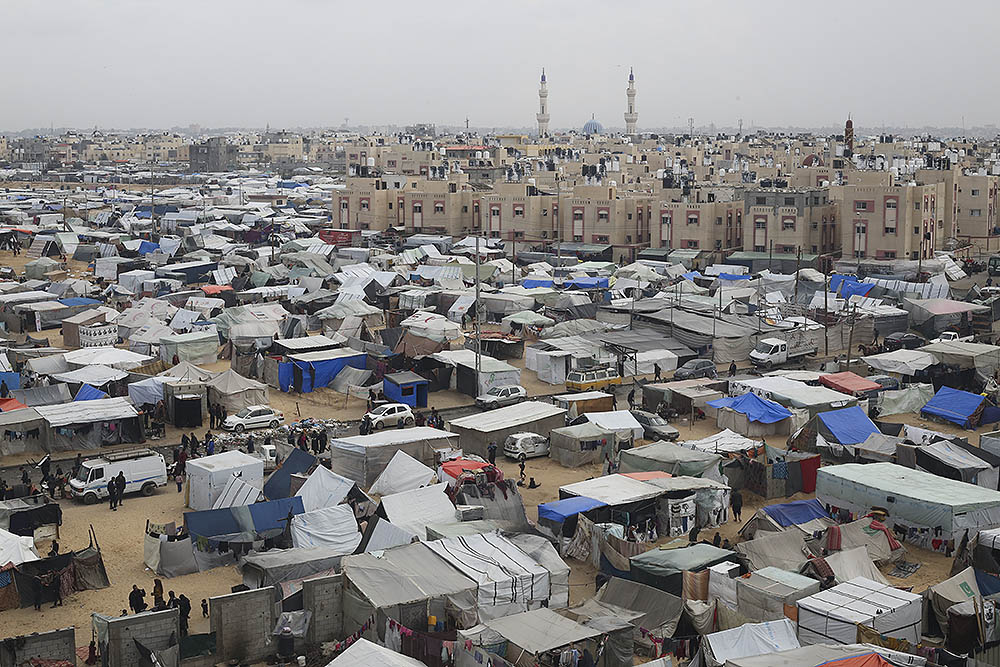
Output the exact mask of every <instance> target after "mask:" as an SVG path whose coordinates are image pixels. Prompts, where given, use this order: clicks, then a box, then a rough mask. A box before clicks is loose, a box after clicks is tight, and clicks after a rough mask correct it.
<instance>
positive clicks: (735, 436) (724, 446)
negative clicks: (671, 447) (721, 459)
mask: <svg viewBox="0 0 1000 667" xmlns="http://www.w3.org/2000/svg"><path fill="white" fill-rule="evenodd" d="M761 444H763V443H761V442H760V441H759V440H754V439H753V438H748V437H746V436H745V435H740V434H739V433H736V432H735V431H731V430H729V429H728V428H727V429H723V430H722V431H719V432H718V433H716V434H715V435H710V436H707V437H704V438H702V439H701V440H686V441H684V443H683V446H684V447H685V448H690V449H696V450H698V451H699V452H708V453H710V454H744V453H747V452H749V451H753V450H756V449H757V448H758V447H760V446H761Z"/></svg>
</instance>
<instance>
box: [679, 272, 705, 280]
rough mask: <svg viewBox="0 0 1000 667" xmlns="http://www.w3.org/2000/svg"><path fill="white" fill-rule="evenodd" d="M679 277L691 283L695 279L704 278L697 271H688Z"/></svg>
mask: <svg viewBox="0 0 1000 667" xmlns="http://www.w3.org/2000/svg"><path fill="white" fill-rule="evenodd" d="M681 277H682V278H687V279H688V280H692V281H693V280H694V279H695V278H704V277H705V276H703V275H701V274H700V273H698V272H697V271H688V272H687V273H682V274H681Z"/></svg>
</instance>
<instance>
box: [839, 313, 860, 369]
mask: <svg viewBox="0 0 1000 667" xmlns="http://www.w3.org/2000/svg"><path fill="white" fill-rule="evenodd" d="M857 319H858V304H854V310H853V311H852V312H851V333H850V334H848V336H847V370H851V350H852V349H853V348H854V322H855V321H856V320H857ZM841 340H843V339H841Z"/></svg>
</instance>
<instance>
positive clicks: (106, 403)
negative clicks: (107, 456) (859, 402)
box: [35, 398, 144, 452]
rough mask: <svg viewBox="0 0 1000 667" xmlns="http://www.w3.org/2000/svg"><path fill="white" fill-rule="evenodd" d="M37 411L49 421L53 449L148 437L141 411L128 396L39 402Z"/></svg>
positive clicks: (47, 431)
mask: <svg viewBox="0 0 1000 667" xmlns="http://www.w3.org/2000/svg"><path fill="white" fill-rule="evenodd" d="M35 410H36V411H37V412H38V414H40V415H41V416H42V418H43V419H44V420H45V441H46V444H47V446H48V449H47V450H46V451H49V452H56V451H71V450H74V449H97V448H98V447H102V446H104V445H119V444H126V443H139V442H142V441H143V440H144V437H143V433H142V425H141V424H140V423H139V413H138V412H136V410H135V407H134V406H133V405H132V403H130V402H129V400H128V399H127V398H100V399H96V400H93V401H79V402H74V403H66V404H64V405H39V406H38V407H36V408H35Z"/></svg>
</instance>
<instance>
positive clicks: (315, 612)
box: [302, 574, 344, 644]
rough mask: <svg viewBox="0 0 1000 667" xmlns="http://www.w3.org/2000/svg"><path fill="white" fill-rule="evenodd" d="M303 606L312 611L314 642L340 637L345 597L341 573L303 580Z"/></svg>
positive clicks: (311, 626) (311, 633)
mask: <svg viewBox="0 0 1000 667" xmlns="http://www.w3.org/2000/svg"><path fill="white" fill-rule="evenodd" d="M302 608H303V609H305V610H306V611H311V612H312V621H311V622H310V623H309V633H308V634H307V635H306V638H307V639H308V641H309V642H310V643H312V644H316V643H319V642H329V641H334V640H337V639H340V638H341V636H342V633H343V631H344V599H343V581H342V580H341V575H339V574H335V575H333V576H330V577H321V578H319V579H307V580H306V581H303V582H302Z"/></svg>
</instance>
